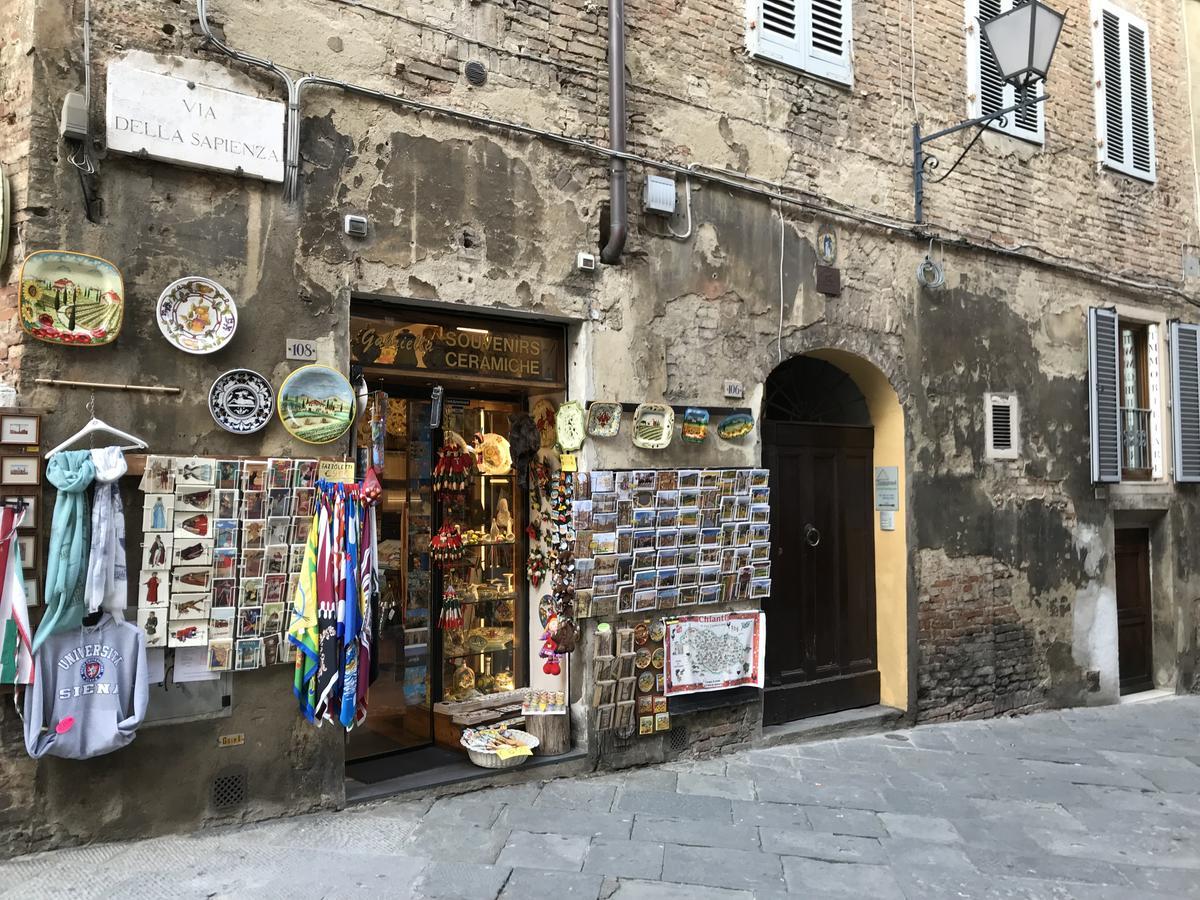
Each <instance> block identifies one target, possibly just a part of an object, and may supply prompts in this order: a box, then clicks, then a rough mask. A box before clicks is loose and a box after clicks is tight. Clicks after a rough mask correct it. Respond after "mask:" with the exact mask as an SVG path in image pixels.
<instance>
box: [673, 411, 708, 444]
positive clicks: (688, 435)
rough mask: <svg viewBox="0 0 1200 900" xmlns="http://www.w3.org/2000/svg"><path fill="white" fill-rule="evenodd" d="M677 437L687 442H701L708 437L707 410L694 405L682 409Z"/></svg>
mask: <svg viewBox="0 0 1200 900" xmlns="http://www.w3.org/2000/svg"><path fill="white" fill-rule="evenodd" d="M679 437H680V438H682V439H683V440H684V441H686V442H687V443H689V444H703V443H704V439H705V438H707V437H708V410H707V409H699V408H697V407H694V406H689V407H688V408H687V409H686V410H684V413H683V427H682V428H680V430H679Z"/></svg>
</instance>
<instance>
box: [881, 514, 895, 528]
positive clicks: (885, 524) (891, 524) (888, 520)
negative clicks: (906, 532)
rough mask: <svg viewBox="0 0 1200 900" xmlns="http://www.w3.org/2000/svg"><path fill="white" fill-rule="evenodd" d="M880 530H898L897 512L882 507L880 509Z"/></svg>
mask: <svg viewBox="0 0 1200 900" xmlns="http://www.w3.org/2000/svg"><path fill="white" fill-rule="evenodd" d="M879 530H880V531H895V530H896V514H895V513H894V512H893V511H892V510H890V509H881V510H880V511H879Z"/></svg>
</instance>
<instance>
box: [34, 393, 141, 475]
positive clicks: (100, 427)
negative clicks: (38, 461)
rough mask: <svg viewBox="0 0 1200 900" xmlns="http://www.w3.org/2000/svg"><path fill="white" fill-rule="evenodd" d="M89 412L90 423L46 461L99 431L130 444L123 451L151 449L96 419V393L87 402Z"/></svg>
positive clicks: (139, 439)
mask: <svg viewBox="0 0 1200 900" xmlns="http://www.w3.org/2000/svg"><path fill="white" fill-rule="evenodd" d="M87 411H88V413H89V414H90V415H91V418H90V419H89V420H88V423H87V424H86V425H84V426H83V427H82V428H80V429H79V430H78V431H77V432H75V433H74V434H73V435H71V436H70V437H69V438H67V439H66V440H65V441H63V442H62V443H61V444H59V445H58V446H57V447H55V448H54V449H53V450H51V451H49V452H48V453H47V454H46V459H51V458H53V457H54V456H55V455H56V454H58V453H61V452H62V451H63V450H66V449H67V448H68V447H70V446H71V445H72V444H74V443H75V442H76V441H78V440H79V439H80V438H83V437H87V436H88V435H90V434H95V433H96V432H98V431H106V432H108V433H109V434H111V435H113V436H115V437H118V438H120V439H121V440H123V441H126V442H128V443H127V445H126V446H122V447H121V449H122V450H146V449H148V448H149V447H150V445H149V444H147V443H146V442H145V441H143V440H142V439H141V438H140V437H137V436H135V435H132V434H129V433H128V432H125V431H122V430H121V429H119V428H114V427H113V426H112V425H109V424H108V423H107V422H104V421H102V420H101V419H97V418H96V395H95V393H93V394H92V396H91V398H90V399H89V400H88V402H87Z"/></svg>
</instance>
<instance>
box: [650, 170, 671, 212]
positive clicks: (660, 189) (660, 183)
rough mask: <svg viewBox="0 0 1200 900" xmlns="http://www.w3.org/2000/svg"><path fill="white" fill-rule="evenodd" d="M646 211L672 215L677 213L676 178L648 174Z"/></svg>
mask: <svg viewBox="0 0 1200 900" xmlns="http://www.w3.org/2000/svg"><path fill="white" fill-rule="evenodd" d="M645 207H646V212H650V213H659V214H660V215H664V216H670V215H674V213H675V179H674V178H664V177H663V176H661V175H647V176H646V196H645Z"/></svg>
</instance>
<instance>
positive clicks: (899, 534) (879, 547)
mask: <svg viewBox="0 0 1200 900" xmlns="http://www.w3.org/2000/svg"><path fill="white" fill-rule="evenodd" d="M807 355H808V356H814V357H816V358H817V359H823V360H825V361H826V362H830V363H833V364H834V365H835V366H837V367H838V368H839V369H841V370H842V371H844V372H845V373H846V374H847V375H849V376H850V377H851V378H852V379H853V380H854V383H855V384H856V385H858V389H859V390H860V391H862V394H863V396H864V397H865V398H866V400H867V406H868V408H869V409H870V411H871V422H872V424H874V426H875V451H874V464H875V465H876V466H897V467H898V468H899V471H900V509H899V510H898V511H897V512H896V530H895V531H880V530H879V513H877V512H876V513H873V516H874V520H875V610H876V613H875V627H876V632H877V635H878V637H877V641H878V654H879V700H880V702H881V703H883V704H884V705H885V706H892V707H895V708H897V709H907V708H908V539H907V532H906V529H905V484H906V481H907V473H906V472H905V468H904V410H903V409H902V408H901V407H900V398H899V397H897V396H896V392H895V390H893V388H892V386H891V384H890V383H889V382H888V380H887V378H886V377H885V376H884V374H883V373H882V372H880V371H879V369H877V368H876V367H875V366H874V365H872V364H871V363H870V362H868V361H867V360H865V359H863V358H862V357H860V356H855V355H854V354H852V353H847V352H846V351H845V350H833V349H824V350H814V351H812V352H811V353H809V354H807Z"/></svg>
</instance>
